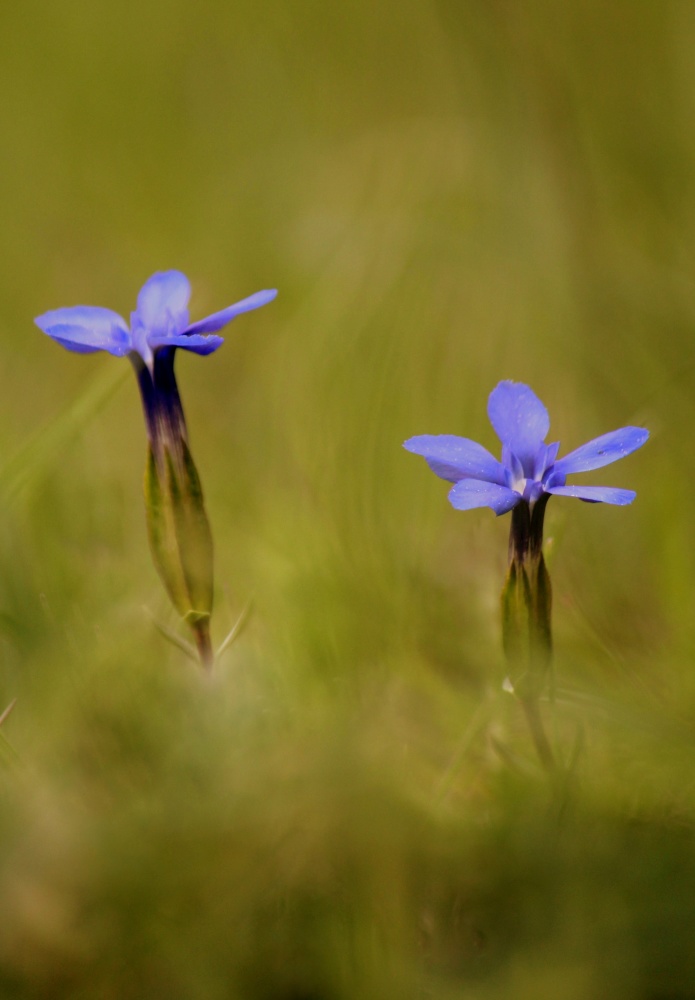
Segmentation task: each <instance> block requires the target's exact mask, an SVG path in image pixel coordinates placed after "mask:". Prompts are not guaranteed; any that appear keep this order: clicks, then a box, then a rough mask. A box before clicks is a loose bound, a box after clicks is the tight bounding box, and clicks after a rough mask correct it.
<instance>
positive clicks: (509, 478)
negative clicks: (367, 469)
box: [404, 381, 649, 515]
mask: <svg viewBox="0 0 695 1000" xmlns="http://www.w3.org/2000/svg"><path fill="white" fill-rule="evenodd" d="M488 416H489V418H490V423H491V424H492V426H493V428H494V430H495V432H496V434H497V436H498V438H499V439H500V441H501V443H502V460H501V461H498V460H497V459H496V458H495V457H494V456H493V455H491V454H490V452H489V451H488V450H487V449H486V448H484V447H483V446H482V445H481V444H477V442H475V441H471V440H469V439H468V438H463V437H456V436H455V435H453V434H421V435H419V436H418V437H413V438H410V439H409V440H408V441H406V442H405V444H404V447H405V448H407V449H408V451H412V452H414V453H415V454H416V455H422V456H423V458H425V459H426V461H427V464H428V465H429V467H430V469H432V471H433V472H435V473H436V474H437V475H438V476H440V478H442V479H446V480H447V481H448V482H451V483H454V484H455V485H454V486H453V487H452V489H451V490H450V492H449V500H450V501H451V503H452V505H453V506H454V507H456V508H457V509H458V510H470V509H472V508H473V507H491V508H492V510H494V512H495V514H497V515H500V514H506V513H507V512H508V511H510V510H512V509H513V508H514V507H516V506H517V505H518V504H520V503H522V502H526V504H528V505H530V506H533V505H534V504H535V502H536V501H537V500H539V499H540V498H541V497H543V496H545V497H546V499H547V498H548V495H557V496H569V497H577V498H578V499H580V500H586V501H587V502H589V503H610V504H617V505H619V506H624V505H625V504H629V503H632V501H633V500H634V499H635V496H636V494H635V492H634V491H633V490H623V489H615V488H613V487H609V486H578V485H569V486H568V485H567V476H569V475H571V474H573V473H575V472H589V471H590V470H592V469H600V468H601V466H603V465H610V463H611V462H616V461H617V460H618V459H619V458H624V457H625V456H626V455H629V454H630V453H631V452H633V451H636V450H637V448H640V447H641V446H642V445H643V444H644V442H645V441H646V440H647V438H648V437H649V431H646V430H644V428H642V427H621V428H620V430H617V431H611V432H610V433H608V434H603V435H602V436H601V437H597V438H594V439H593V440H592V441H589V442H588V443H587V444H584V445H582V446H581V448H577V449H576V450H575V451H572V452H570V453H569V455H565V456H564V458H560V459H558V457H557V454H558V450H559V447H560V446H559V444H558V443H555V444H546V443H545V438H546V435H547V433H548V430H549V428H550V419H549V417H548V411H547V410H546V408H545V406H544V405H543V403H541V401H540V400H539V399H538V397H537V396H536V394H535V393H534V392H533V391H532V390H531V389H529V387H528V386H527V385H523V384H522V383H521V382H510V381H504V382H500V383H499V385H497V386H496V387H495V388H494V389H493V390H492V392H491V393H490V398H489V401H488Z"/></svg>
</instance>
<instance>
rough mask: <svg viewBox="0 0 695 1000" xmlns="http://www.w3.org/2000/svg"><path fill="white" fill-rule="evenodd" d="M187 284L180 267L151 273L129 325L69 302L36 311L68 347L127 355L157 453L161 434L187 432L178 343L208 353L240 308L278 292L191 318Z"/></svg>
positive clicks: (96, 309)
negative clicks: (177, 368) (180, 391)
mask: <svg viewBox="0 0 695 1000" xmlns="http://www.w3.org/2000/svg"><path fill="white" fill-rule="evenodd" d="M190 295H191V286H190V283H189V281H188V278H187V277H186V275H185V274H182V273H181V272H180V271H160V272H158V273H157V274H153V275H152V277H151V278H149V279H148V280H147V281H146V282H145V284H144V285H143V287H142V288H141V290H140V294H139V295H138V301H137V308H136V310H135V312H133V313H131V317H130V326H128V324H127V323H126V321H125V320H124V319H123V318H122V317H121V316H119V315H118V313H116V312H113V311H112V310H111V309H104V308H102V307H101V306H72V307H68V308H66V309H53V310H51V311H50V312H47V313H44V314H43V315H42V316H37V318H36V320H35V322H36V324H37V326H38V327H40V329H41V330H43V331H44V333H47V334H48V335H49V337H52V338H53V340H55V341H57V342H58V343H59V344H61V345H62V346H63V347H66V348H67V349H68V350H69V351H75V352H76V353H78V354H92V353H94V352H95V351H107V352H108V353H109V354H113V355H115V356H116V357H123V356H125V355H127V356H128V357H129V358H130V360H131V361H132V363H133V366H134V368H135V371H136V373H137V375H138V381H139V383H140V392H141V395H142V401H143V407H144V410H145V417H146V420H147V428H148V433H149V437H150V440H151V442H152V443H153V445H154V447H155V451H156V452H158V451H159V450H160V449H159V446H160V445H161V443H162V435H164V434H166V435H167V436H168V437H169V438H171V437H172V436H181V435H182V436H184V437H185V421H184V417H183V410H182V408H181V400H180V398H179V394H178V389H177V386H176V379H175V377H174V356H175V353H176V349H177V348H181V349H182V350H184V351H192V352H193V353H194V354H201V355H205V354H212V352H213V351H216V350H217V348H218V347H220V346H221V345H222V344H223V343H224V340H223V338H222V337H219V336H216V335H215V334H216V333H217V331H218V330H221V329H222V328H223V327H224V326H226V325H227V323H229V322H231V320H233V319H234V318H235V317H236V316H239V315H241V313H245V312H249V311H251V310H252V309H258V308H259V307H260V306H264V305H266V303H268V302H271V301H272V300H273V299H274V298H275V296H276V295H277V292H276V291H275V290H267V291H262V292H256V294H255V295H251V296H249V298H246V299H242V300H241V302H237V303H236V304H235V305H232V306H228V307H227V308H226V309H222V310H221V311H220V312H216V313H213V314H212V316H208V317H207V318H206V319H201V320H198V321H197V322H196V323H191V322H190V321H189V316H188V300H189V298H190Z"/></svg>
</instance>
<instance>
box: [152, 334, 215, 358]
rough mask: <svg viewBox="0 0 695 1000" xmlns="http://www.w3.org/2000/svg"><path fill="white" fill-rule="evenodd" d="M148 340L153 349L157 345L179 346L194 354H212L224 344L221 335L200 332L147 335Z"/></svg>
mask: <svg viewBox="0 0 695 1000" xmlns="http://www.w3.org/2000/svg"><path fill="white" fill-rule="evenodd" d="M148 342H149V345H150V347H151V348H152V350H153V351H154V350H155V349H156V348H158V347H181V348H183V350H184V351H193V353H194V354H212V352H213V351H216V350H217V348H218V347H221V346H222V344H224V338H223V337H206V336H203V335H202V334H193V335H192V336H191V335H189V334H187V333H179V334H178V335H177V336H175V337H167V336H166V335H165V336H162V337H148Z"/></svg>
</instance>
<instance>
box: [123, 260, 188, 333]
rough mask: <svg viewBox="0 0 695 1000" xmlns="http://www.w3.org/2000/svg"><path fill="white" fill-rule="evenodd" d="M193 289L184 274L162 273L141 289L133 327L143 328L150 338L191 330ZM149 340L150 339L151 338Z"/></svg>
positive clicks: (148, 280) (177, 272) (149, 279)
mask: <svg viewBox="0 0 695 1000" xmlns="http://www.w3.org/2000/svg"><path fill="white" fill-rule="evenodd" d="M190 297H191V286H190V283H189V281H188V278H187V277H186V275H185V274H182V273H181V271H158V272H157V273H156V274H153V275H152V277H151V278H148V279H147V281H146V282H145V284H144V285H143V286H142V288H141V289H140V294H139V295H138V305H137V309H136V311H135V312H134V313H133V316H132V321H133V326H135V325H136V324H138V323H139V324H141V325H142V326H143V327H144V328H145V329H146V330H147V331H148V333H149V334H155V335H159V336H161V335H164V334H165V333H167V332H168V333H181V331H182V330H184V329H185V328H186V327H187V326H188V308H187V306H188V300H189V299H190ZM148 339H149V338H148Z"/></svg>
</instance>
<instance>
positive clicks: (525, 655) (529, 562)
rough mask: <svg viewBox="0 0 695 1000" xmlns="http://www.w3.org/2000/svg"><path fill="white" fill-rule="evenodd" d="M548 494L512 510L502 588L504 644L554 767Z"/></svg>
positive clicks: (544, 756)
mask: <svg viewBox="0 0 695 1000" xmlns="http://www.w3.org/2000/svg"><path fill="white" fill-rule="evenodd" d="M547 502H548V495H547V494H546V495H544V496H542V497H541V498H540V499H539V500H537V501H536V502H535V503H533V504H527V503H520V504H518V505H517V506H516V507H515V508H514V509H513V511H512V523H511V528H510V532H509V569H508V571H507V579H506V581H505V584H504V587H503V589H502V600H501V605H502V643H503V648H504V652H505V656H506V658H507V664H508V671H509V680H510V682H511V685H512V687H513V689H514V693H515V694H516V696H517V698H518V699H519V702H520V704H521V706H522V708H523V710H524V714H525V716H526V720H527V723H528V726H529V730H530V733H531V738H532V740H533V743H534V746H535V748H536V752H537V753H538V757H539V759H540V761H541V763H542V764H543V766H544V767H545V768H547V769H548V770H552V769H553V767H554V765H555V758H554V754H553V751H552V748H551V745H550V742H549V740H548V738H547V736H546V733H545V728H544V726H543V718H542V714H541V710H540V701H541V698H542V697H543V695H544V694H545V693H546V689H547V685H548V680H549V677H550V671H551V666H552V664H551V661H552V628H551V609H552V588H551V584H550V575H549V573H548V570H547V567H546V565H545V559H544V557H543V519H544V516H545V508H546V505H547Z"/></svg>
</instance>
